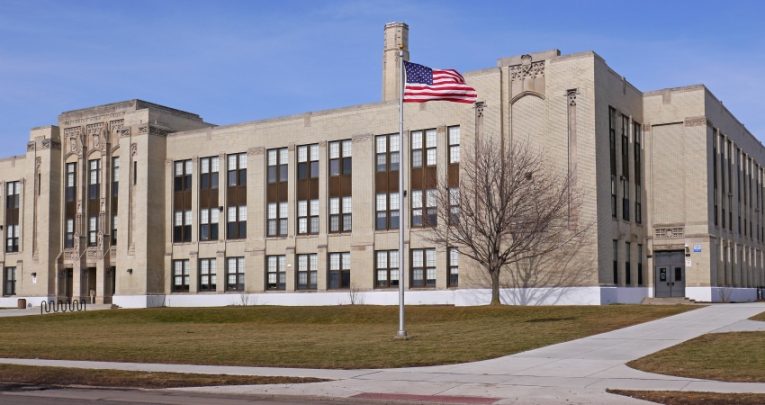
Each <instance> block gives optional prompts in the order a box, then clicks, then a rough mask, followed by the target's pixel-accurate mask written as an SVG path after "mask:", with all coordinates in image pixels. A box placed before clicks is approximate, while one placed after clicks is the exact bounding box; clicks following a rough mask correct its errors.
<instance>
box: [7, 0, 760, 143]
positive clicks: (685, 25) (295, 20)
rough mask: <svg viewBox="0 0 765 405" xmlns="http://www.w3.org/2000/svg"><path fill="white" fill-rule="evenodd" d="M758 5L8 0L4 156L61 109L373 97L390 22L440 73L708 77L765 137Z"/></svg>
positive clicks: (321, 103) (239, 115)
mask: <svg viewBox="0 0 765 405" xmlns="http://www.w3.org/2000/svg"><path fill="white" fill-rule="evenodd" d="M574 3H576V6H575V7H572V6H571V5H572V4H574ZM764 15H765V2H761V1H749V2H747V1H731V2H726V3H724V4H721V3H719V2H711V1H687V2H683V1H669V0H663V1H653V0H649V1H625V2H622V3H620V2H618V1H613V0H612V1H608V2H600V1H577V2H572V1H563V2H556V1H546V2H541V1H536V2H528V1H496V2H493V1H482V2H469V1H464V0H462V1H444V0H441V1H427V0H426V1H374V2H372V1H368V2H366V1H340V0H337V1H290V0H282V1H232V0H231V1H229V0H222V1H190V0H183V1H171V0H162V1H160V0H155V1H142V0H131V1H86V0H79V1H34V0H18V1H16V0H0V145H2V147H0V157H4V156H8V155H11V154H19V153H23V151H24V145H25V143H26V141H27V137H28V134H29V129H30V128H32V127H34V126H39V125H48V124H55V123H56V119H57V115H58V114H59V113H61V112H63V111H66V110H71V109H77V108H83V107H88V106H93V105H98V104H104V103H109V102H114V101H120V100H126V99H133V98H141V99H145V100H148V101H153V102H156V103H160V104H164V105H168V106H171V107H175V108H179V109H183V110H187V111H192V112H195V113H198V114H200V115H201V116H202V117H203V118H204V119H205V120H206V121H208V122H212V123H215V124H229V123H236V122H242V121H249V120H254V119H260V118H268V117H274V116H280V115H287V114H293V113H299V112H304V111H314V110H322V109H328V108H334V107H342V106H347V105H353V104H360V103H368V102H375V101H378V100H379V98H380V78H381V71H380V69H381V66H380V65H381V57H382V56H381V50H382V28H383V25H384V24H385V23H386V22H389V21H405V22H407V23H408V24H409V26H410V40H409V42H410V49H411V54H412V60H413V61H415V62H418V63H422V64H426V65H430V66H434V67H453V68H456V69H459V70H461V71H470V70H476V69H482V68H486V67H491V66H494V65H495V63H496V60H497V59H498V58H499V57H502V56H510V55H516V54H522V53H527V52H531V51H538V50H544V49H551V48H558V49H560V50H561V51H562V52H563V53H572V52H578V51H584V50H595V51H596V52H598V53H599V54H600V55H601V56H603V57H604V58H605V59H606V61H607V62H608V64H609V65H610V66H611V67H612V68H614V69H615V70H616V71H617V72H619V73H620V74H622V75H624V76H625V77H626V78H627V80H629V81H630V82H632V83H633V84H635V85H636V86H637V87H638V88H640V89H642V90H651V89H657V88H662V87H673V86H681V85H687V84H693V83H705V84H707V85H708V86H709V87H710V88H711V90H712V91H713V92H714V93H715V94H716V95H717V96H718V97H719V98H720V99H722V100H723V102H724V103H725V105H726V106H727V107H728V108H729V109H730V110H731V111H732V112H733V113H734V114H735V115H736V116H737V117H738V118H739V119H740V120H741V121H742V122H743V123H744V124H745V125H746V126H747V128H749V130H750V131H752V132H753V133H754V134H755V136H757V137H758V138H759V139H761V140H763V139H765V101H763V100H764V98H763V94H765V82H764V81H763V78H762V76H763V73H765V28H763V24H762V18H763V16H764Z"/></svg>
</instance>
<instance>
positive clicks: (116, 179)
mask: <svg viewBox="0 0 765 405" xmlns="http://www.w3.org/2000/svg"><path fill="white" fill-rule="evenodd" d="M111 189H112V190H111V191H112V198H111V214H112V217H111V218H112V221H111V223H112V232H111V233H112V246H116V245H117V228H118V227H119V216H118V214H119V212H118V209H119V195H120V158H119V157H118V156H115V157H112V185H111Z"/></svg>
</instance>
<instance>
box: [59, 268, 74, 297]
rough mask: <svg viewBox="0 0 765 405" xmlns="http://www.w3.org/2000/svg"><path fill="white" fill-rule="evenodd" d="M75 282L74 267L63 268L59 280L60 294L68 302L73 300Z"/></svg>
mask: <svg viewBox="0 0 765 405" xmlns="http://www.w3.org/2000/svg"><path fill="white" fill-rule="evenodd" d="M73 284H74V271H73V270H72V269H64V270H61V275H60V276H59V280H58V296H59V297H63V298H64V299H65V300H66V301H67V302H71V301H72V285H73ZM59 299H60V298H59Z"/></svg>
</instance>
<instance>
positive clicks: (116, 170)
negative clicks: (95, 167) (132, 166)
mask: <svg viewBox="0 0 765 405" xmlns="http://www.w3.org/2000/svg"><path fill="white" fill-rule="evenodd" d="M119 195H120V158H119V157H113V158H112V197H117V196H119Z"/></svg>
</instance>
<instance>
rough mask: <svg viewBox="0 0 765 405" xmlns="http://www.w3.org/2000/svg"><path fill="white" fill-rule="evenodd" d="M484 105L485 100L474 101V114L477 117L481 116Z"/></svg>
mask: <svg viewBox="0 0 765 405" xmlns="http://www.w3.org/2000/svg"><path fill="white" fill-rule="evenodd" d="M484 107H486V102H484V101H476V103H475V116H476V117H477V118H481V117H483V109H484Z"/></svg>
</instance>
